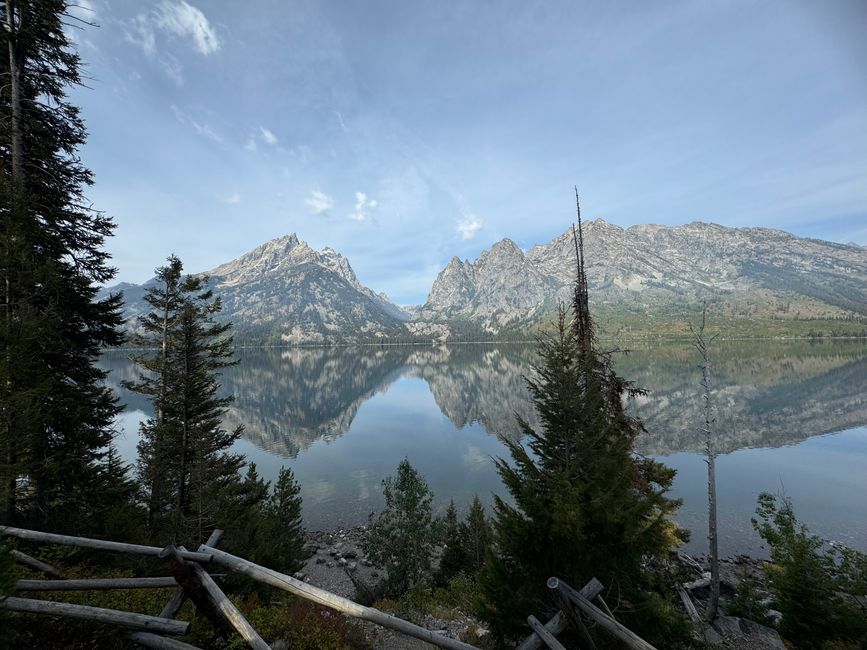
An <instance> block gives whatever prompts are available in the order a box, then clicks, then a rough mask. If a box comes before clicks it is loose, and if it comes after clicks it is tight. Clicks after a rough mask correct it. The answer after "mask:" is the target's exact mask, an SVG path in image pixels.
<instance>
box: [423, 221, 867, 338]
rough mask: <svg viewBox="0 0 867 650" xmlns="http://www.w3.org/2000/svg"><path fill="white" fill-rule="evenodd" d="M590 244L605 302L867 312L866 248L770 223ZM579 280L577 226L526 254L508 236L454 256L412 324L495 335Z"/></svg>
mask: <svg viewBox="0 0 867 650" xmlns="http://www.w3.org/2000/svg"><path fill="white" fill-rule="evenodd" d="M584 243H585V252H586V260H587V275H588V281H589V284H590V296H591V301H592V302H594V303H596V304H597V305H604V306H610V307H612V308H614V309H625V310H633V311H638V312H649V311H654V310H664V309H670V308H672V307H676V306H678V305H687V304H691V305H695V304H698V303H700V302H701V301H702V300H708V301H710V302H711V303H716V304H719V305H723V304H734V303H738V301H743V300H752V301H754V302H757V303H759V305H760V306H761V309H764V311H765V312H766V313H763V314H759V315H761V316H768V317H794V318H797V317H801V318H803V317H814V318H815V317H821V318H836V317H843V316H846V315H849V314H858V315H867V254H865V250H864V249H863V248H862V247H858V246H851V245H843V244H835V243H831V242H825V241H819V240H814V239H804V238H800V237H795V236H794V235H791V234H789V233H785V232H782V231H779V230H770V229H767V228H726V227H723V226H718V225H715V224H707V223H701V222H693V223H690V224H687V225H685V226H678V227H674V228H669V227H665V226H656V225H639V226H632V227H630V228H626V229H624V228H619V227H617V226H614V225H612V224H609V223H606V222H605V221H602V220H597V221H591V222H588V223H586V224H585V226H584ZM574 277H575V244H574V240H573V236H572V231H571V229H568V230H567V231H566V232H564V233H563V234H562V235H560V236H559V237H557V238H555V239H554V240H553V241H551V242H549V243H547V244H542V245H538V246H534V247H533V248H531V249H530V250H529V251H526V252H524V251H522V250H520V249H519V248H518V247H517V246H516V245H515V244H514V243H513V242H512V241H511V240H508V239H504V240H502V241H500V242H498V243H497V244H495V245H494V246H493V247H492V248H491V249H490V250H488V251H485V252H484V253H482V255H480V256H479V258H478V259H477V260H475V261H472V262H471V261H461V260H459V259H458V258H453V259H452V260H451V262H449V264H448V266H447V267H446V268H445V269H444V270H443V271H442V272H441V273H440V274H439V276H438V277H437V279H436V281H435V282H434V285H433V287H432V289H431V291H430V294H429V295H428V299H427V302H426V303H425V304H424V305H423V306H422V307H421V308H420V309H419V310H418V312H417V313H416V314H415V315H414V317H413V321H414V323H418V324H422V323H424V324H430V323H446V322H449V321H455V320H463V321H472V322H474V323H476V324H478V326H479V327H480V328H482V330H484V331H487V332H490V333H494V334H496V333H500V332H502V331H504V330H507V329H508V328H509V327H520V326H528V325H532V324H533V323H534V322H536V321H537V320H538V318H539V317H540V316H541V315H543V314H546V313H548V312H550V310H551V309H552V308H553V306H554V305H555V304H556V301H557V300H564V301H567V300H568V299H569V293H570V291H571V286H572V282H573V281H574ZM730 310H731V308H730ZM411 326H412V325H411ZM415 327H419V325H415Z"/></svg>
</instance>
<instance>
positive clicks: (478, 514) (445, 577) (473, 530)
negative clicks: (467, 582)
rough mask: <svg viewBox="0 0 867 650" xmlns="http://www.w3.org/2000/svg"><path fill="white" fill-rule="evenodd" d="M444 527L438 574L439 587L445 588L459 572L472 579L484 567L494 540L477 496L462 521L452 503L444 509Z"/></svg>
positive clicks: (489, 524) (489, 523)
mask: <svg viewBox="0 0 867 650" xmlns="http://www.w3.org/2000/svg"><path fill="white" fill-rule="evenodd" d="M445 527H446V530H445V544H446V550H445V553H443V557H442V559H441V560H440V568H439V571H438V572H437V583H438V584H439V585H440V586H443V585H447V584H448V583H449V582H450V581H451V580H452V578H454V577H455V576H456V575H458V574H459V573H461V572H463V573H465V574H467V575H470V576H473V578H475V576H476V575H477V574H478V573H479V572H480V571H481V570H482V568H483V567H484V566H485V563H486V561H487V558H488V555H489V554H490V553H491V550H492V547H493V539H494V532H493V529H492V528H491V522H490V521H489V520H488V518H487V516H486V515H485V508H484V506H483V505H482V502H481V500H480V499H479V497H478V495H476V496H475V497H474V498H473V503H472V505H471V506H470V510H469V512H468V513H467V516H466V518H465V519H464V520H463V521H461V522H459V521H458V515H457V510H456V509H455V504H454V501H452V502H451V503H450V504H449V507H448V510H446V518H445Z"/></svg>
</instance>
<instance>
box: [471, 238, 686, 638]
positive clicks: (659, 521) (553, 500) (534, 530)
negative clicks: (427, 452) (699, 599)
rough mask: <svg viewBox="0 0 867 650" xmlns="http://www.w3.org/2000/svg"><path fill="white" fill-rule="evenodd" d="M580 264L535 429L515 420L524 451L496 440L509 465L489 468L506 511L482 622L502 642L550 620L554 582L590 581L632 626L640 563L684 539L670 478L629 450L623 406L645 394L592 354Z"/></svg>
mask: <svg viewBox="0 0 867 650" xmlns="http://www.w3.org/2000/svg"><path fill="white" fill-rule="evenodd" d="M578 248H581V246H580V242H576V249H578ZM578 260H579V267H578V281H577V283H576V287H575V297H574V300H573V303H572V318H571V320H570V321H569V322H567V313H566V310H565V308H563V307H562V306H561V308H560V310H559V315H558V320H557V329H556V333H555V334H554V335H553V336H551V337H548V338H544V339H541V340H540V343H539V348H538V349H539V356H540V359H541V361H540V363H539V365H538V366H536V367H535V368H534V372H535V375H534V377H533V378H530V379H528V380H527V386H528V388H529V391H530V395H531V398H532V400H533V404H534V406H535V408H536V411H537V412H538V414H539V418H540V420H541V422H542V426H541V428H540V429H539V430H534V429H533V428H532V427H531V426H530V425H529V424H528V423H527V422H524V421H521V422H520V426H521V429H522V431H523V433H524V437H525V442H523V443H522V442H516V441H512V440H508V439H503V442H504V443H505V444H506V445H507V447H508V448H509V452H510V454H511V457H512V462H511V463H508V462H507V461H505V460H503V459H499V460H498V461H497V470H498V471H499V473H500V477H501V479H502V481H503V483H504V485H505V487H506V489H507V490H508V491H509V494H510V495H511V497H512V499H513V500H514V505H511V504H509V503H507V502H506V501H505V500H503V499H501V498H499V497H495V508H494V510H495V519H494V529H495V533H496V540H497V550H498V552H497V554H496V555H495V556H493V557H492V558H491V561H490V562H489V563H488V565H487V566H486V567H485V569H484V571H483V572H482V587H483V590H484V596H485V598H484V603H483V607H482V614H483V616H484V618H485V619H486V620H487V621H488V623H489V624H490V625H491V631H492V632H493V633H494V634H495V635H496V636H497V637H498V638H500V639H504V638H508V637H513V636H516V635H518V634H522V633H524V632H525V631H526V629H525V625H526V624H525V621H526V617H527V615H528V614H531V613H535V614H537V615H538V614H539V613H542V612H544V611H546V609H547V605H546V603H545V599H546V597H547V593H546V592H547V589H546V586H545V584H546V580H547V579H548V578H549V577H550V576H557V577H559V578H561V579H563V580H565V581H566V582H567V583H569V584H571V585H573V586H574V587H575V588H580V587H581V586H583V585H584V584H585V583H586V582H587V581H588V580H590V579H591V578H593V577H596V578H598V579H599V580H600V581H601V582H602V583H603V584H605V585H606V586H607V587H609V588H611V589H614V590H615V591H616V592H617V593H619V594H620V595H621V603H622V610H623V616H622V619H623V620H624V624H626V625H630V619H631V618H635V620H636V625H638V624H640V623H641V622H642V621H641V620H640V616H639V615H640V612H641V611H642V608H646V604H647V603H648V602H652V601H650V597H649V595H648V594H647V591H646V587H647V584H646V578H645V576H644V575H643V571H642V559H643V558H645V557H646V556H652V555H656V554H661V553H664V552H666V551H668V550H670V549H671V548H673V547H674V546H675V545H677V544H678V543H679V542H680V541H681V539H682V535H681V534H680V532H679V530H678V529H677V527H676V525H675V524H674V523H673V522H672V520H671V518H670V517H671V515H672V514H673V513H674V511H675V510H676V508H677V507H678V505H679V502H678V501H675V500H672V499H669V498H667V497H666V492H667V491H668V489H669V488H670V486H671V483H672V480H673V479H674V471H673V470H671V469H669V468H668V467H666V466H664V465H663V464H661V463H658V462H656V461H653V460H651V459H648V458H642V457H638V456H636V455H635V453H634V443H635V439H636V437H637V436H638V434H639V433H640V432H642V431H643V430H644V428H643V426H642V424H641V422H640V421H638V420H637V419H635V418H633V417H631V416H629V415H628V414H627V413H626V411H625V406H624V401H625V399H626V398H628V397H632V396H636V395H641V394H642V393H643V391H640V390H638V389H636V388H635V387H634V386H633V385H632V384H631V383H630V382H628V381H626V380H624V379H622V378H621V377H619V376H618V375H617V374H616V373H615V371H614V369H613V367H612V361H611V355H610V354H609V353H605V352H600V351H598V350H597V349H596V343H595V336H594V323H593V321H592V319H591V318H590V312H589V307H588V301H587V285H586V277H585V276H584V266H583V259H582V257H581V255H579V258H578ZM660 613H662V614H664V613H665V612H660ZM672 615H673V614H672ZM635 629H636V631H637V632H638V633H639V634H641V633H642V632H643V631H644V630H642V629H641V628H640V627H636V628H635Z"/></svg>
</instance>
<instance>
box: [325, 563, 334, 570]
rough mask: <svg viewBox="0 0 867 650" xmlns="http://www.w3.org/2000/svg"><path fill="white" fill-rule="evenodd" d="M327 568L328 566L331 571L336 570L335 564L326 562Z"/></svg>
mask: <svg viewBox="0 0 867 650" xmlns="http://www.w3.org/2000/svg"><path fill="white" fill-rule="evenodd" d="M325 566H327V567H328V568H329V569H333V568H334V562H326V563H325Z"/></svg>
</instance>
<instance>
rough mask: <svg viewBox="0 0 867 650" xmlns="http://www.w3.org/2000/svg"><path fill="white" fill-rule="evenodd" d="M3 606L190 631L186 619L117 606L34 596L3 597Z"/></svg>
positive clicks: (154, 629) (146, 627)
mask: <svg viewBox="0 0 867 650" xmlns="http://www.w3.org/2000/svg"><path fill="white" fill-rule="evenodd" d="M0 607H2V608H4V609H7V610H9V611H11V612H25V613H28V614H42V615H45V616H61V617H64V618H77V619H81V620H84V621H93V622H95V623H108V624H110V625H119V626H121V627H128V628H132V629H134V630H142V631H145V632H159V633H162V634H172V635H177V636H182V635H184V634H187V633H188V632H189V631H190V624H189V623H186V622H184V621H175V620H172V619H168V618H160V617H158V616H148V615H147V614H136V613H134V612H121V611H118V610H116V609H105V608H103V607H90V606H88V605H73V604H71V603H55V602H52V601H50V600H34V599H32V598H15V597H12V596H10V597H8V598H5V599H3V600H0Z"/></svg>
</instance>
